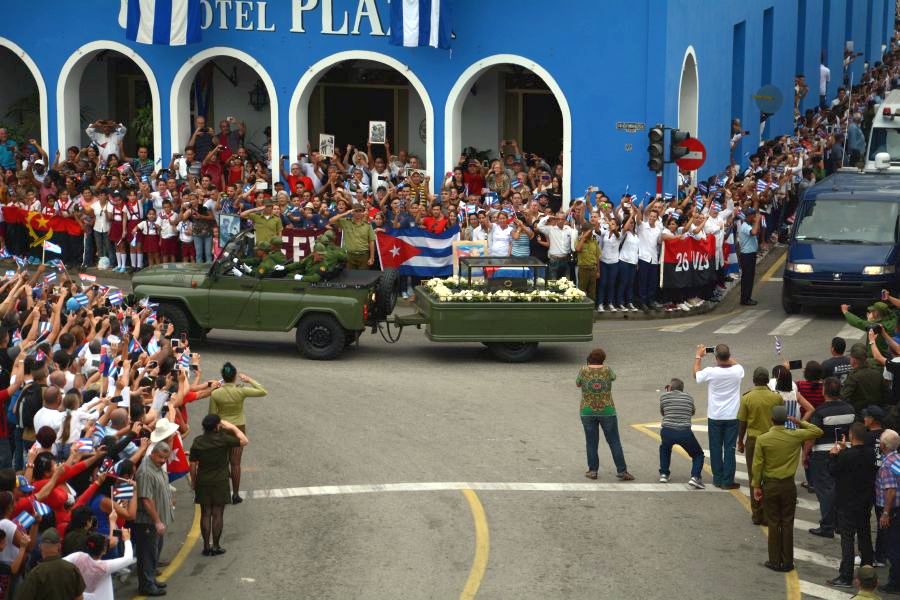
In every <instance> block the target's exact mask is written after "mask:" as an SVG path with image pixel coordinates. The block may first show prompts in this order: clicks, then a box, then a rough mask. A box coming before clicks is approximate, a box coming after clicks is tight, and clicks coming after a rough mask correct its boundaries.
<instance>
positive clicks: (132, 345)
mask: <svg viewBox="0 0 900 600" xmlns="http://www.w3.org/2000/svg"><path fill="white" fill-rule="evenodd" d="M143 351H144V347H143V346H141V343H140V342H139V341H138V340H137V338H131V341H130V342H128V354H134V353H135V352H143Z"/></svg>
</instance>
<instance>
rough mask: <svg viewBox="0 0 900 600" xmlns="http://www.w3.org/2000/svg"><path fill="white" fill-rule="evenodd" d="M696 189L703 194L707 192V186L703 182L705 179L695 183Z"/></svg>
mask: <svg viewBox="0 0 900 600" xmlns="http://www.w3.org/2000/svg"><path fill="white" fill-rule="evenodd" d="M697 189H698V190H700V193H701V194H705V193H707V192H708V191H709V187H708V186H707V185H706V182H705V181H701V182H700V183H699V184H698V185H697Z"/></svg>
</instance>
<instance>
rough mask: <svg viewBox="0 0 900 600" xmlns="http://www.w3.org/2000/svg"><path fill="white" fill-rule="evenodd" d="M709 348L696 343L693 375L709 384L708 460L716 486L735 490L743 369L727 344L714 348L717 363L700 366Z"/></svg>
mask: <svg viewBox="0 0 900 600" xmlns="http://www.w3.org/2000/svg"><path fill="white" fill-rule="evenodd" d="M704 354H706V348H705V347H704V346H703V345H700V346H697V354H696V356H694V377H695V378H696V380H697V383H705V384H707V407H706V418H707V424H708V427H709V430H708V436H709V453H710V455H709V462H710V466H711V467H712V472H713V483H714V484H715V486H716V487H717V488H722V489H726V490H734V489H737V488H739V487H741V486H740V484H737V483H735V482H734V471H735V464H734V446H735V444H736V443H737V435H738V418H737V415H738V409H739V408H740V405H741V381H742V380H743V379H744V368H743V367H742V366H741V365H739V364H737V363H736V362H735V361H734V359H732V358H731V350H730V349H729V348H728V346H726V345H725V344H719V345H717V346H716V347H715V358H716V366H714V367H706V368H705V369H701V368H700V363H701V362H702V361H703V356H704Z"/></svg>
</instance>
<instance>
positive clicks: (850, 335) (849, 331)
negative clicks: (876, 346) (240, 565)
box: [837, 325, 863, 344]
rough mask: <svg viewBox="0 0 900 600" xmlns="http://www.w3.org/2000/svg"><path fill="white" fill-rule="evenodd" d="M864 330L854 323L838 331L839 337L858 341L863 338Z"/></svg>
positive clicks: (851, 341) (849, 340)
mask: <svg viewBox="0 0 900 600" xmlns="http://www.w3.org/2000/svg"><path fill="white" fill-rule="evenodd" d="M862 335H863V333H862V330H861V329H857V328H856V327H854V326H853V325H844V327H843V329H841V330H840V331H838V332H837V337H840V338H844V340H846V341H848V342H850V343H851V344H852V343H853V342H857V341H859V340H861V339H862Z"/></svg>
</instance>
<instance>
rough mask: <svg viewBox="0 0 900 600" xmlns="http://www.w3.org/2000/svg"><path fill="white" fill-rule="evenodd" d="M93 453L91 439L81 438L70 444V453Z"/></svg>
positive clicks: (92, 441)
mask: <svg viewBox="0 0 900 600" xmlns="http://www.w3.org/2000/svg"><path fill="white" fill-rule="evenodd" d="M93 451H94V440H92V439H91V438H81V439H80V440H77V441H76V442H75V443H74V444H72V452H80V453H81V454H90V453H91V452H93Z"/></svg>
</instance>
